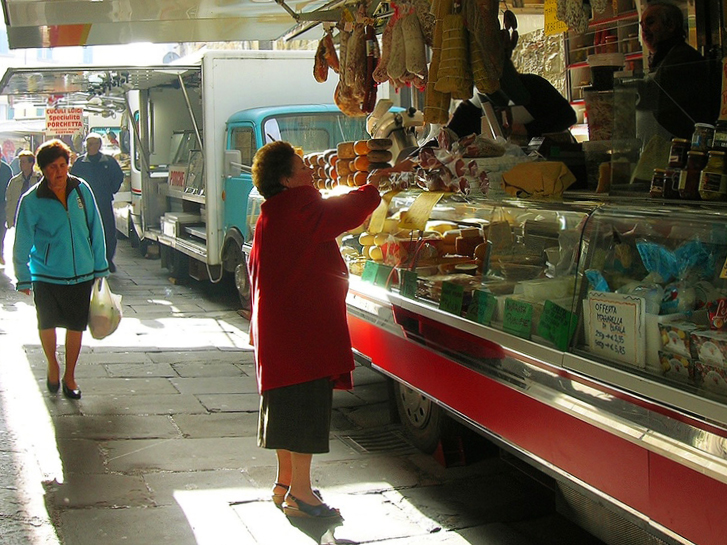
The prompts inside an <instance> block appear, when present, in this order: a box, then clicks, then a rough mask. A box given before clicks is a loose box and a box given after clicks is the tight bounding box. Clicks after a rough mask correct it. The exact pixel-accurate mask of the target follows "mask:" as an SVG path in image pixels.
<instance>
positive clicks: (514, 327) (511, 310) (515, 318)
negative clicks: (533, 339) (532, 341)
mask: <svg viewBox="0 0 727 545" xmlns="http://www.w3.org/2000/svg"><path fill="white" fill-rule="evenodd" d="M532 325H533V305H531V304H530V303H526V302H525V301H518V300H517V299H510V298H507V299H505V316H504V318H503V320H502V329H504V330H505V331H506V332H507V333H511V334H513V335H517V336H518V337H522V338H524V339H529V338H530V329H531V328H532Z"/></svg>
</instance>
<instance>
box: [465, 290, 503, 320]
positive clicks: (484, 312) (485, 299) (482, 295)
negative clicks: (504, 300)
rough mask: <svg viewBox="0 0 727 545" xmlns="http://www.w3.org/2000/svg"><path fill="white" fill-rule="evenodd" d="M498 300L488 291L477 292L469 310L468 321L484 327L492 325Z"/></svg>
mask: <svg viewBox="0 0 727 545" xmlns="http://www.w3.org/2000/svg"><path fill="white" fill-rule="evenodd" d="M496 306H497V300H496V299H495V296H494V295H492V294H491V293H489V292H487V291H482V290H475V291H474V293H473V294H472V301H471V302H470V305H469V307H468V308H467V319H468V320H472V321H473V322H477V323H478V324H482V325H490V322H492V315H493V314H494V312H495V307H496Z"/></svg>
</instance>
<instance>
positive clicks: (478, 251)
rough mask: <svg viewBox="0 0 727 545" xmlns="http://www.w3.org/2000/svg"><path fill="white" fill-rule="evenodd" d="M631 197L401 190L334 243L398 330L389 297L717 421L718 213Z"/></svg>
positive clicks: (726, 365) (726, 335)
mask: <svg viewBox="0 0 727 545" xmlns="http://www.w3.org/2000/svg"><path fill="white" fill-rule="evenodd" d="M387 200H389V199H384V201H387ZM640 204H641V205H639V203H638V202H637V203H636V204H631V205H622V204H617V203H615V202H611V203H603V202H592V201H565V202H563V201H561V202H549V201H525V200H503V201H497V202H495V201H490V200H487V199H486V198H482V197H475V198H469V197H464V196H442V195H437V194H432V193H427V192H419V191H408V192H402V193H399V194H397V195H395V196H393V197H392V198H391V199H390V204H388V205H386V204H383V205H382V206H381V207H380V208H379V209H378V210H377V211H376V212H375V213H374V215H373V216H372V218H371V220H370V222H369V224H368V225H367V226H366V229H367V230H366V231H364V232H355V233H349V234H346V235H344V236H343V237H342V240H341V245H342V253H343V255H344V258H345V259H346V261H347V263H348V264H349V270H350V271H351V273H352V275H353V277H352V290H353V291H354V292H356V293H367V294H368V295H367V296H368V297H369V298H370V299H371V298H373V299H377V298H378V299H383V298H388V300H389V301H393V303H392V304H393V306H394V307H395V309H394V310H395V312H394V315H396V312H399V314H400V316H398V317H397V316H394V317H393V318H392V319H395V320H397V321H398V323H399V325H401V326H402V327H404V329H407V322H406V320H405V319H402V311H400V310H399V309H397V308H396V307H402V308H404V309H405V310H406V309H408V310H407V312H409V311H411V312H413V313H414V314H418V315H426V316H428V317H429V318H428V319H431V320H434V321H436V322H440V323H443V324H447V325H448V326H450V327H451V329H450V333H448V334H446V335H450V336H451V333H452V331H453V330H455V329H456V330H463V331H467V332H468V333H471V334H474V335H475V336H477V337H480V338H482V339H488V340H491V341H494V342H495V343H497V344H498V345H500V346H502V347H504V348H506V349H513V350H517V351H518V352H519V353H523V354H526V356H527V357H534V358H537V359H539V360H540V361H544V362H547V363H548V364H550V365H553V366H556V367H561V368H569V369H572V370H575V371H578V372H580V373H582V374H583V375H584V376H587V377H590V378H592V379H595V380H599V381H603V382H605V383H606V384H610V385H612V386H616V387H620V388H624V389H626V390H628V391H629V392H633V393H635V394H637V395H641V396H645V397H646V398H648V399H651V400H652V401H656V402H659V403H667V404H669V405H671V406H675V407H679V408H681V409H682V410H684V411H688V412H690V413H694V414H698V415H700V416H703V417H705V418H708V419H709V420H711V421H716V422H719V423H721V424H727V408H726V407H725V403H726V402H727V280H725V278H723V276H724V277H727V269H725V267H724V265H725V259H726V258H727V222H725V220H726V219H727V216H725V214H724V212H723V211H722V210H720V208H719V207H716V206H709V205H701V206H700V205H695V206H691V207H689V206H681V207H668V206H660V205H658V204H657V203H655V202H654V201H653V200H652V201H649V200H647V199H643V201H641V203H640ZM723 269H725V270H724V271H723ZM356 276H359V277H360V279H359V278H356ZM367 286H370V288H369V287H367ZM376 290H379V291H378V292H377V291H376ZM381 290H385V292H382V291H381ZM383 293H388V294H386V295H382V294H383ZM372 294H373V295H372ZM379 314H381V313H379ZM380 317H381V316H379V317H378V318H377V319H380ZM421 328H422V325H421V323H417V324H414V325H413V326H411V327H409V328H408V330H407V333H408V335H409V336H410V337H417V336H419V337H421V336H422V335H421ZM430 333H431V331H430ZM420 340H421V341H422V342H426V343H428V344H430V345H432V343H438V344H439V348H440V349H441V350H440V352H445V353H447V354H449V355H450V356H451V357H454V358H456V360H457V361H461V362H469V364H471V363H472V360H473V352H472V350H471V349H469V348H461V347H462V344H461V343H456V342H452V339H444V338H439V339H437V340H434V339H433V338H431V337H430V338H428V339H423V338H420ZM470 348H471V347H470ZM474 359H477V354H474Z"/></svg>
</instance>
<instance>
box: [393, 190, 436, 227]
mask: <svg viewBox="0 0 727 545" xmlns="http://www.w3.org/2000/svg"><path fill="white" fill-rule="evenodd" d="M443 196H444V193H443V192H441V191H423V192H422V194H421V195H419V196H418V197H417V198H416V200H415V201H414V202H413V203H412V205H411V206H410V207H409V210H406V211H405V212H402V213H401V220H399V228H401V229H408V230H417V231H424V228H425V227H426V225H427V221H429V216H431V215H432V210H433V209H434V207H435V206H436V204H437V203H438V202H439V199H441V198H442V197H443Z"/></svg>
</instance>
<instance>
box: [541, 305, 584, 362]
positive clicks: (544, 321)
mask: <svg viewBox="0 0 727 545" xmlns="http://www.w3.org/2000/svg"><path fill="white" fill-rule="evenodd" d="M577 323H578V318H577V317H576V315H575V314H573V313H572V312H570V311H569V310H567V309H564V308H563V307H561V306H560V305H556V304H555V303H553V302H552V301H546V302H545V305H544V307H543V313H542V314H541V315H540V321H539V322H538V335H540V336H541V337H543V338H544V339H547V340H549V341H550V342H552V343H553V344H554V345H555V346H557V347H558V349H559V350H567V349H568V343H570V340H571V337H573V333H574V332H575V330H576V324H577Z"/></svg>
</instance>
